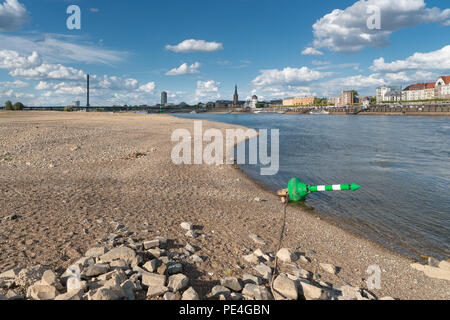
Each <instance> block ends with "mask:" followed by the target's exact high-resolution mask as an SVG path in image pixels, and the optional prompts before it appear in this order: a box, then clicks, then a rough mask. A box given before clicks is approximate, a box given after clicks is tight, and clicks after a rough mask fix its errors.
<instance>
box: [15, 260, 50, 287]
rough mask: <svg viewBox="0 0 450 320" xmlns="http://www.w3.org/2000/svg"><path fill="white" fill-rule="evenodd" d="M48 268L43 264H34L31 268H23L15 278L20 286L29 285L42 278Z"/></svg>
mask: <svg viewBox="0 0 450 320" xmlns="http://www.w3.org/2000/svg"><path fill="white" fill-rule="evenodd" d="M46 270H47V269H46V268H45V267H43V266H41V265H34V266H32V267H30V268H26V269H22V270H21V271H20V272H19V274H18V275H17V277H16V278H15V282H16V285H17V286H19V287H29V286H31V285H33V284H34V283H36V282H38V281H39V280H41V278H42V276H43V275H44V272H45V271H46Z"/></svg>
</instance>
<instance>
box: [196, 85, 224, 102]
mask: <svg viewBox="0 0 450 320" xmlns="http://www.w3.org/2000/svg"><path fill="white" fill-rule="evenodd" d="M219 88H220V83H219V82H216V81H214V80H209V81H197V90H196V91H195V96H196V99H205V98H206V99H209V100H213V99H220V97H221V95H220V93H219Z"/></svg>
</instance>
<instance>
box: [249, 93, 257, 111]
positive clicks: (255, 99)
mask: <svg viewBox="0 0 450 320" xmlns="http://www.w3.org/2000/svg"><path fill="white" fill-rule="evenodd" d="M257 104H258V96H256V95H254V96H253V97H252V102H251V105H250V107H251V108H252V109H256V105H257Z"/></svg>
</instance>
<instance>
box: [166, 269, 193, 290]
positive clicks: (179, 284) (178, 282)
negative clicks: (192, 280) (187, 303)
mask: <svg viewBox="0 0 450 320" xmlns="http://www.w3.org/2000/svg"><path fill="white" fill-rule="evenodd" d="M188 284H189V278H188V277H186V276H185V275H184V274H181V273H180V274H176V275H173V276H171V277H169V284H168V286H167V287H168V288H169V290H170V291H172V292H177V291H180V290H183V289H185V288H186V287H187V286H188Z"/></svg>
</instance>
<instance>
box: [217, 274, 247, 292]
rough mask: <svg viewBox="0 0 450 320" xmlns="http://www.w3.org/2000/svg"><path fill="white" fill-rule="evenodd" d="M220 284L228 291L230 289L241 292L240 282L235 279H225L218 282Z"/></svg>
mask: <svg viewBox="0 0 450 320" xmlns="http://www.w3.org/2000/svg"><path fill="white" fill-rule="evenodd" d="M220 284H221V285H222V286H224V287H226V288H228V289H231V290H233V291H236V292H240V291H242V289H243V287H242V281H241V280H239V279H238V278H236V277H227V278H225V279H222V280H221V281H220Z"/></svg>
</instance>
